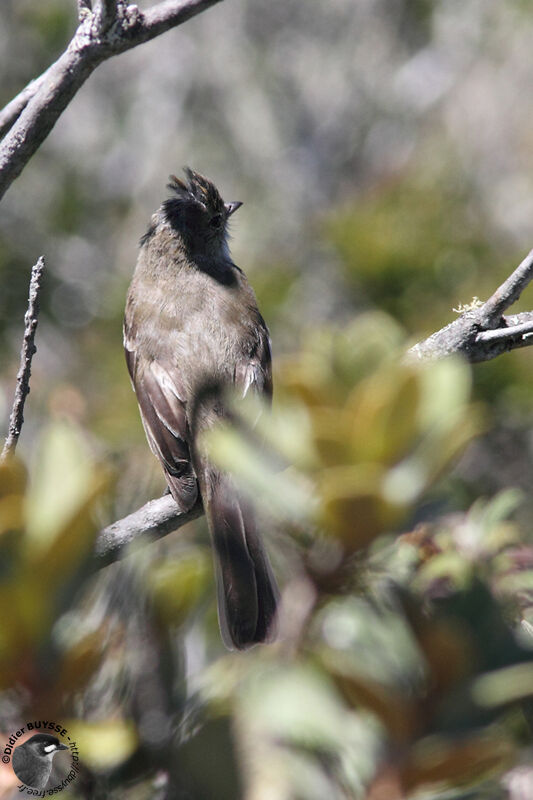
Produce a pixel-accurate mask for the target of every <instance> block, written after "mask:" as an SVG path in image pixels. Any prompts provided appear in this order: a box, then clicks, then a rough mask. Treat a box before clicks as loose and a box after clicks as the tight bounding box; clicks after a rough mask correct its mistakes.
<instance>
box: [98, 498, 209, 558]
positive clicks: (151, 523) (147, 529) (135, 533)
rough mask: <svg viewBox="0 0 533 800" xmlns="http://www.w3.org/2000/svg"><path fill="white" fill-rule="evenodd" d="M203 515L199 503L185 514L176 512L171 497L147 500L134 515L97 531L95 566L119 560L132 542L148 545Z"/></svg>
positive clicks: (176, 508)
mask: <svg viewBox="0 0 533 800" xmlns="http://www.w3.org/2000/svg"><path fill="white" fill-rule="evenodd" d="M203 513H204V510H203V507H202V503H201V501H198V502H197V503H196V504H195V505H194V506H193V508H191V510H190V511H186V512H184V511H180V510H179V509H178V506H177V505H176V503H175V501H174V499H173V498H172V496H171V495H170V494H165V495H163V497H159V498H158V499H157V500H150V501H149V502H148V503H146V504H145V505H144V506H142V507H141V508H139V509H138V510H137V511H134V512H133V514H129V515H128V516H127V517H124V519H119V520H117V522H113V523H112V525H108V526H107V528H103V530H101V531H100V533H99V535H98V538H97V540H96V547H95V561H96V566H97V567H105V566H106V565H107V564H110V563H112V562H113V561H117V560H118V559H119V558H122V556H123V555H124V553H125V551H126V548H127V546H128V545H129V544H131V543H132V542H134V541H135V542H143V543H145V544H149V543H150V542H152V541H154V539H160V538H161V537H162V536H166V535H167V533H171V532H172V531H175V530H177V529H178V528H181V527H182V526H183V525H186V524H187V522H191V521H192V520H193V519H197V518H198V517H201V516H202V514H203Z"/></svg>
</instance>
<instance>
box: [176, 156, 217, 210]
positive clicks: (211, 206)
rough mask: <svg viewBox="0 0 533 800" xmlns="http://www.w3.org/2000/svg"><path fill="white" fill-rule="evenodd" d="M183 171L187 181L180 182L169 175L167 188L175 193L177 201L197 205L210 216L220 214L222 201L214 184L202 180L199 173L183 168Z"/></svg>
mask: <svg viewBox="0 0 533 800" xmlns="http://www.w3.org/2000/svg"><path fill="white" fill-rule="evenodd" d="M183 171H184V173H185V175H186V176H187V181H182V180H181V179H180V178H177V177H176V176H175V175H171V176H170V183H168V184H167V188H168V189H171V190H172V191H173V192H175V194H176V195H177V197H178V199H179V200H182V201H183V202H185V203H187V202H188V203H191V202H192V203H199V204H200V205H201V206H203V207H204V208H205V210H206V211H207V212H209V213H211V214H213V213H222V212H223V211H224V201H223V199H222V198H221V196H220V194H219V193H218V189H217V188H216V186H215V185H214V183H211V181H210V180H208V179H207V178H204V176H203V175H200V173H199V172H195V171H194V170H192V169H190V167H184V168H183Z"/></svg>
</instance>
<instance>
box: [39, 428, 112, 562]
mask: <svg viewBox="0 0 533 800" xmlns="http://www.w3.org/2000/svg"><path fill="white" fill-rule="evenodd" d="M33 475H34V477H33V480H32V483H31V485H30V489H29V492H28V496H27V501H26V517H27V538H28V546H29V547H30V548H31V549H32V550H33V549H35V550H43V549H46V548H47V547H49V546H50V544H51V543H52V541H53V539H54V538H55V537H56V536H57V535H58V533H59V532H60V531H61V529H62V528H63V527H64V526H65V525H67V524H68V522H69V520H70V519H72V518H74V517H75V516H76V514H78V512H79V509H80V506H81V505H83V504H86V503H87V498H88V497H94V494H95V493H96V492H97V491H98V488H99V483H100V482H99V481H97V480H96V477H95V473H94V469H93V465H92V463H91V461H90V459H89V458H88V455H87V449H86V447H85V445H84V443H83V441H82V439H81V436H80V434H79V433H78V432H77V431H76V430H75V429H74V428H73V427H71V426H69V425H66V424H61V423H56V424H54V425H51V426H50V427H49V428H48V430H47V431H46V432H45V433H44V434H43V436H42V438H41V441H40V443H39V445H38V448H37V456H36V464H35V469H34V471H33Z"/></svg>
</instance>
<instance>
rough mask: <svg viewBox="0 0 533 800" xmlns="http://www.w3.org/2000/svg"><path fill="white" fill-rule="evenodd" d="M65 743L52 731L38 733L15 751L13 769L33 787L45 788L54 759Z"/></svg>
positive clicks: (20, 778)
mask: <svg viewBox="0 0 533 800" xmlns="http://www.w3.org/2000/svg"><path fill="white" fill-rule="evenodd" d="M59 750H68V747H67V746H66V745H65V744H62V743H61V742H60V741H59V739H57V738H56V737H55V736H52V734H50V733H36V734H35V735H34V736H32V737H31V739H27V740H26V741H25V742H24V743H23V744H19V746H18V747H15V749H14V751H13V761H12V765H13V771H14V773H15V775H16V776H17V778H18V779H19V780H21V781H22V783H24V784H26V786H31V787H32V788H33V789H44V787H45V786H46V784H47V783H48V779H49V778H50V773H51V772H52V759H53V757H54V755H55V754H56V753H57V752H58V751H59Z"/></svg>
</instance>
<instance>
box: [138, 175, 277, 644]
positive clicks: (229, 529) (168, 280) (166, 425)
mask: <svg viewBox="0 0 533 800" xmlns="http://www.w3.org/2000/svg"><path fill="white" fill-rule="evenodd" d="M184 171H185V174H186V176H187V180H186V181H183V180H180V179H179V178H177V177H176V176H174V175H172V176H171V178H170V183H169V184H168V186H167V188H168V189H169V190H170V191H171V193H172V196H171V197H170V198H169V199H167V200H165V201H164V202H163V204H162V205H161V207H160V208H159V210H158V211H157V212H156V213H155V214H154V215H153V216H152V220H151V224H150V227H149V228H148V230H147V232H146V233H145V234H144V236H143V237H142V239H141V247H140V253H139V257H138V260H137V267H136V269H135V274H134V276H133V280H132V283H131V286H130V289H129V293H128V299H127V304H126V313H125V320H124V348H125V351H126V361H127V364H128V369H129V373H130V376H131V380H132V383H133V388H134V390H135V393H136V395H137V401H138V403H139V407H140V412H141V418H142V422H143V425H144V429H145V431H146V436H147V439H148V443H149V445H150V447H151V449H152V451H153V452H154V453H155V455H156V456H157V457H158V459H159V460H160V462H161V465H162V467H163V470H164V472H165V477H166V480H167V483H168V486H169V488H170V491H171V493H172V496H173V498H174V500H175V501H176V503H177V504H178V506H179V508H180V509H181V510H182V511H187V510H188V509H190V508H192V507H193V506H194V504H195V503H196V502H197V499H198V494H200V496H201V499H202V502H203V506H204V510H205V513H206V516H207V521H208V526H209V530H210V533H211V539H212V543H213V552H214V560H215V573H216V578H217V592H218V616H219V623H220V629H221V633H222V638H223V640H224V643H225V644H226V646H227V647H229V648H230V649H232V648H238V649H244V648H246V647H249V646H251V645H253V644H254V643H256V642H262V641H264V640H266V639H268V638H270V637H271V635H272V621H273V617H274V615H275V611H276V604H277V597H278V590H277V586H276V582H275V579H274V577H273V575H272V570H271V567H270V564H269V561H268V557H267V555H266V553H265V550H264V548H263V544H262V540H261V537H260V535H259V532H258V531H257V527H256V521H255V517H254V514H253V511H252V509H251V507H250V505H249V504H248V503H247V502H245V501H244V499H243V498H242V497H241V496H240V495H239V494H238V492H237V491H236V489H235V486H234V484H233V482H232V480H231V479H230V477H229V476H227V475H226V474H223V473H222V472H220V471H219V470H218V469H217V468H216V467H215V466H214V465H213V464H211V463H210V462H209V461H208V460H207V459H206V457H205V455H204V454H203V453H202V452H201V450H200V448H199V447H198V437H199V435H200V434H201V433H202V432H203V431H205V430H206V429H209V428H211V427H212V426H213V425H214V424H215V423H216V422H217V421H219V420H220V419H223V418H224V417H225V416H226V410H225V408H224V399H223V395H224V390H225V388H226V387H228V386H229V387H231V386H236V387H237V388H238V390H239V391H240V392H241V393H242V394H243V395H244V394H246V393H247V392H252V391H253V392H257V393H258V394H259V395H262V396H263V397H265V398H267V399H268V400H270V398H271V396H272V371H271V352H270V337H269V333H268V329H267V326H266V324H265V322H264V320H263V317H262V316H261V314H260V313H259V309H258V307H257V302H256V298H255V295H254V292H253V290H252V288H251V287H250V285H249V283H248V281H247V279H246V276H245V275H244V273H243V272H242V270H240V269H239V267H237V266H236V265H235V264H234V263H233V262H232V260H231V256H230V252H229V248H228V231H227V226H228V220H229V218H230V216H231V215H232V214H233V213H234V212H235V211H236V210H237V209H238V208H239V207H240V206H241V205H242V203H237V202H235V203H224V201H223V200H222V197H221V196H220V194H219V192H218V191H217V189H216V187H215V186H214V184H213V183H211V181H209V180H207V178H204V177H203V176H202V175H199V174H198V173H197V172H194V171H193V170H191V169H189V168H185V170H184Z"/></svg>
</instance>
